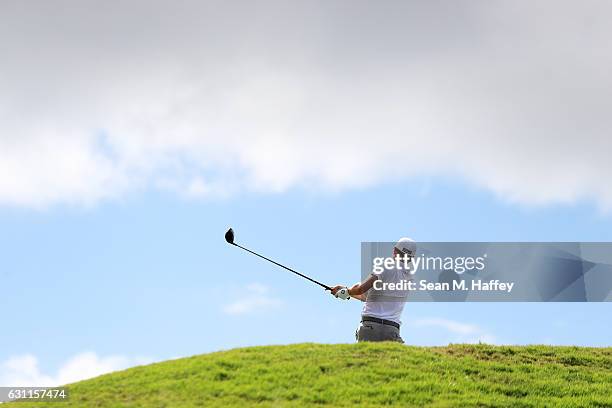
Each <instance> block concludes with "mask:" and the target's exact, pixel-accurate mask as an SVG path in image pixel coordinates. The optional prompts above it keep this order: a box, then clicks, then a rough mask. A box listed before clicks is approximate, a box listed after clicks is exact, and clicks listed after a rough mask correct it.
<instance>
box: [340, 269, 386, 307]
mask: <svg viewBox="0 0 612 408" xmlns="http://www.w3.org/2000/svg"><path fill="white" fill-rule="evenodd" d="M377 279H378V277H377V276H375V275H370V276H369V277H368V279H366V280H364V281H363V282H361V283H356V284H355V285H353V286H351V288H350V289H349V291H348V293H349V295H351V297H354V298H355V299H359V300H361V301H362V302H365V297H366V296H365V293H366V292H367V291H368V290H370V289H371V288H372V286H374V282H376V280H377ZM343 287H344V286H342V285H336V286H334V287H333V288H332V291H331V292H332V295H335V294H336V292H337V291H339V290H340V289H342V288H343Z"/></svg>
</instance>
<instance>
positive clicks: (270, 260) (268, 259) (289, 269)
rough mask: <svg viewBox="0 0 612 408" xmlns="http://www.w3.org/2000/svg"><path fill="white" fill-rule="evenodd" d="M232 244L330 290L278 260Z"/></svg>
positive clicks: (328, 288) (327, 287)
mask: <svg viewBox="0 0 612 408" xmlns="http://www.w3.org/2000/svg"><path fill="white" fill-rule="evenodd" d="M233 245H236V246H237V247H238V248H241V249H244V250H245V251H247V252H250V253H252V254H253V255H257V256H258V257H260V258H263V259H265V260H266V261H268V262H272V263H273V264H274V265H277V266H280V267H281V268H284V269H286V270H288V271H289V272H293V273H295V274H296V275H298V276H301V277H302V278H304V279H308V280H309V281H311V282H312V283H316V284H317V285H319V286H322V287H324V288H325V289H327V290H332V288H330V287H329V286H327V285H324V284H322V283H321V282H318V281H316V280H314V279H312V278H310V277H308V276H306V275H304V274H301V273H299V272H298V271H296V270H293V269H291V268H289V267H287V266H285V265H283V264H280V263H278V262H276V261H274V260H272V259H270V258H266V257H265V256H263V255H260V254H258V253H257V252H254V251H251V250H250V249H248V248H245V247H243V246H242V245H238V244H236V243H233Z"/></svg>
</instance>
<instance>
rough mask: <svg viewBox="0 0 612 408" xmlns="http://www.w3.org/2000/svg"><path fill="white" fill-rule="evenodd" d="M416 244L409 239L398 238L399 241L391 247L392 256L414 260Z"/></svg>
mask: <svg viewBox="0 0 612 408" xmlns="http://www.w3.org/2000/svg"><path fill="white" fill-rule="evenodd" d="M416 249H417V246H416V242H415V241H414V240H413V239H411V238H400V240H399V241H397V243H396V244H395V246H394V247H393V256H394V257H395V256H401V257H403V256H404V255H408V256H409V257H410V258H414V257H415V255H416Z"/></svg>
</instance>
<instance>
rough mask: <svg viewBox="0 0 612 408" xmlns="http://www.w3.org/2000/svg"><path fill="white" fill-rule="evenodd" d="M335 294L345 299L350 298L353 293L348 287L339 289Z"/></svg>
mask: <svg viewBox="0 0 612 408" xmlns="http://www.w3.org/2000/svg"><path fill="white" fill-rule="evenodd" d="M334 296H336V297H337V298H340V299H344V300H346V299H349V298H350V297H351V295H349V291H348V288H342V289H340V290H339V291H337V292H336V294H335V295H334Z"/></svg>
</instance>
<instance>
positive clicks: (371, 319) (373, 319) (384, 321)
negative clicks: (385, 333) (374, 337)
mask: <svg viewBox="0 0 612 408" xmlns="http://www.w3.org/2000/svg"><path fill="white" fill-rule="evenodd" d="M361 321H362V322H375V323H380V324H386V325H387V326H393V327H397V328H398V329H399V328H400V325H399V323H397V322H393V321H391V320H387V319H380V318H378V317H372V316H361Z"/></svg>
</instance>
